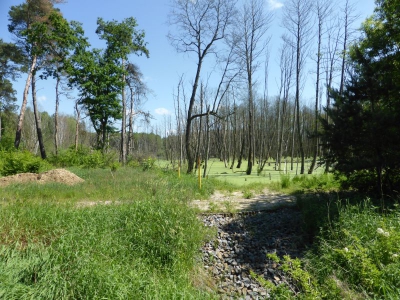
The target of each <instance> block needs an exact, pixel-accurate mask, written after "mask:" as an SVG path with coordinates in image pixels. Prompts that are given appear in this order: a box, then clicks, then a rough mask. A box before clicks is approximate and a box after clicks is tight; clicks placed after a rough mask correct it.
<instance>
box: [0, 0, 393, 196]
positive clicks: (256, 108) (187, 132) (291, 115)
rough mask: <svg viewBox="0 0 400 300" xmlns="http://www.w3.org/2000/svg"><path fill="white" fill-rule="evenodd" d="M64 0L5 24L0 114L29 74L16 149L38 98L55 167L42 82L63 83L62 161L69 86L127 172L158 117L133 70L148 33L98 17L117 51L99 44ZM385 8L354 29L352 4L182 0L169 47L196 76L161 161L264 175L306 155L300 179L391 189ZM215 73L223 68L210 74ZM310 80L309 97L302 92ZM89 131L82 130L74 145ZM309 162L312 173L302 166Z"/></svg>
mask: <svg viewBox="0 0 400 300" xmlns="http://www.w3.org/2000/svg"><path fill="white" fill-rule="evenodd" d="M57 2H58V1H50V0H27V1H26V2H24V3H23V4H21V5H17V6H12V7H11V8H10V11H9V20H10V23H9V26H8V29H9V31H10V32H11V33H12V34H13V35H14V36H15V38H16V43H4V42H1V44H0V49H1V50H0V63H1V65H2V69H1V70H2V71H1V73H0V75H1V86H0V88H1V89H0V90H1V106H0V117H2V116H4V115H5V116H7V115H9V114H8V113H5V114H4V112H10V111H15V91H14V90H13V88H12V80H13V79H14V77H15V76H16V75H17V74H19V73H21V72H25V73H27V74H28V77H27V80H26V85H25V89H24V93H23V101H22V105H21V106H20V112H19V116H18V118H17V126H16V128H17V129H16V133H15V140H14V146H15V147H16V148H18V147H19V145H20V142H21V139H22V137H23V136H25V134H24V135H23V131H22V129H23V124H24V123H23V122H24V118H25V111H26V105H27V99H28V92H29V89H31V95H32V103H33V116H34V120H35V126H34V128H35V130H36V135H37V140H38V147H39V150H40V153H41V156H42V157H43V158H45V157H46V152H45V145H44V142H43V133H42V122H41V118H40V116H39V112H38V111H37V99H36V80H38V79H41V80H45V79H46V78H49V77H52V78H55V79H56V90H55V94H56V111H55V114H54V120H53V121H54V127H53V128H54V130H53V133H54V135H53V136H54V149H55V153H57V151H58V149H59V145H60V136H59V132H60V131H59V124H60V119H59V117H58V116H59V114H58V103H59V99H60V95H61V93H62V90H63V89H62V88H61V87H62V86H66V87H67V88H68V89H73V90H76V91H78V95H79V96H78V98H77V99H75V118H76V121H75V123H76V124H77V125H76V128H78V127H79V126H78V125H79V124H80V123H82V122H81V121H82V116H87V117H88V119H89V120H90V124H91V127H92V128H93V129H94V132H95V139H93V140H92V141H91V142H90V143H92V146H94V147H96V148H99V149H101V150H102V151H103V152H106V151H108V149H110V147H112V148H115V149H117V150H118V151H119V153H120V161H121V162H122V163H125V162H126V159H127V156H128V155H129V154H130V153H132V149H133V148H134V138H135V136H134V132H133V122H134V119H135V117H136V116H137V115H138V114H140V115H142V116H143V117H144V118H145V119H146V118H147V119H148V118H150V117H151V116H150V114H149V113H146V112H143V111H141V109H140V103H141V101H143V99H145V95H146V92H147V91H148V87H147V86H146V85H145V83H144V82H143V75H142V74H141V72H140V70H139V67H138V66H137V65H136V64H134V63H133V62H131V61H130V57H131V56H130V55H131V54H137V55H145V56H147V57H148V56H149V51H148V49H147V47H146V42H145V34H144V31H142V30H139V29H138V28H137V26H138V24H137V23H136V20H135V19H134V18H133V17H132V18H127V19H125V20H123V21H120V22H118V21H115V20H113V21H105V20H103V19H102V18H99V19H98V21H97V30H96V33H97V35H98V37H99V38H100V39H102V40H104V41H105V43H106V47H105V48H104V49H93V48H91V47H90V44H89V42H88V40H87V38H86V37H85V34H84V32H83V29H82V27H81V24H79V23H77V22H73V21H72V22H67V21H66V20H65V19H64V18H63V16H62V14H61V12H60V10H58V9H56V8H55V7H54V4H56V3H57ZM375 2H376V9H375V12H374V14H373V15H372V16H371V17H370V18H368V19H367V20H366V21H364V23H363V25H362V27H361V30H360V31H358V34H357V31H356V30H355V28H354V26H355V21H356V20H357V17H358V16H357V13H356V11H355V4H354V3H352V2H351V1H350V0H343V1H338V2H336V1H327V0H317V1H311V0H286V1H284V2H283V4H284V5H283V6H282V8H281V9H282V18H281V19H280V20H277V18H276V16H275V15H274V11H272V10H267V9H266V6H265V3H264V1H261V0H249V1H244V2H240V1H231V0H197V1H190V0H184V1H182V0H171V11H170V14H169V16H168V22H169V25H170V28H171V31H170V33H169V34H168V39H169V41H170V43H171V45H172V46H173V47H175V49H176V50H177V51H178V52H179V53H185V54H189V55H191V56H193V57H194V58H195V64H194V67H193V75H192V76H190V75H188V74H182V75H181V76H180V78H179V80H178V82H177V85H176V89H175V92H174V95H173V97H174V103H175V118H170V119H169V120H167V119H166V120H165V124H164V125H165V126H164V127H165V128H164V129H165V130H164V132H157V130H156V132H155V135H156V136H159V135H163V136H164V138H163V140H162V144H163V145H162V147H163V148H162V151H161V152H164V155H165V157H166V158H167V159H169V160H171V161H173V162H177V163H178V164H183V163H184V162H185V163H186V166H187V172H188V173H191V172H192V171H193V169H194V168H195V167H196V162H197V161H198V159H201V160H202V161H204V164H205V171H204V174H205V172H206V170H207V161H208V158H209V157H219V158H220V159H221V160H222V161H224V162H225V165H226V167H230V168H235V167H240V165H241V164H242V163H246V173H247V174H251V173H252V172H253V171H254V168H256V170H257V171H258V172H261V171H262V170H263V168H264V166H265V164H266V163H267V162H268V161H269V160H271V159H273V160H274V162H275V167H276V169H277V170H282V168H283V167H282V165H283V163H285V167H286V166H287V164H290V168H292V169H293V167H294V166H293V165H294V161H295V160H296V162H297V160H298V161H299V168H300V170H299V173H300V174H304V173H306V172H308V173H310V174H311V173H312V172H313V171H314V170H315V169H316V168H317V167H323V168H324V169H325V171H326V172H328V171H330V170H334V171H338V172H341V173H342V174H345V175H346V176H347V177H348V178H349V179H352V180H353V182H357V181H360V178H363V180H364V181H365V180H366V179H368V180H366V181H373V182H374V186H375V187H376V189H377V190H379V191H380V193H381V194H384V193H385V192H386V190H395V189H396V188H397V183H398V181H399V180H398V176H397V175H394V174H397V170H398V168H399V163H398V158H397V157H398V145H399V144H400V143H399V142H398V136H399V135H398V133H399V130H398V129H399V128H398V126H399V125H398V123H399V122H398V121H397V120H398V114H399V107H398V100H397V99H396V93H397V85H396V84H395V83H396V78H397V77H396V76H397V73H398V69H397V68H398V67H397V66H398V64H397V62H398V59H399V57H398V49H397V48H398V47H397V45H398V36H399V35H398V32H397V30H398V29H397V28H398V26H397V22H396V18H395V17H394V16H396V13H397V11H398V7H399V4H398V1H382V0H377V1H375ZM273 22H279V23H280V25H281V27H282V28H283V29H284V32H283V34H282V35H281V36H280V37H279V38H280V46H279V51H278V53H279V55H278V57H274V59H275V61H276V62H277V64H278V66H279V74H276V73H275V74H272V75H271V74H270V61H271V53H272V51H271V45H270V41H271V38H272V35H273V32H271V26H272V23H273ZM275 46H276V45H275ZM208 65H213V66H214V67H213V69H212V70H211V71H210V70H209V69H205V68H206V66H208ZM310 68H311V71H310ZM271 76H273V77H276V78H277V85H278V93H277V95H269V92H268V91H269V88H270V87H269V86H268V82H269V80H268V79H269V78H270V77H271ZM310 81H312V82H313V86H314V95H313V96H309V97H312V100H310V99H311V98H308V99H305V98H304V96H303V91H304V85H305V84H306V83H309V82H310ZM2 119H3V118H0V120H2ZM7 122H8V123H10V120H7V118H6V121H5V123H4V122H3V123H4V124H7ZM0 124H2V123H0ZM4 124H3V125H1V129H2V130H3V132H4V128H5V127H4ZM117 124H118V125H120V127H119V128H116V125H117ZM78 136H79V131H78V130H76V131H75V140H77V139H78ZM154 152H156V153H160V151H158V150H157V151H153V153H154ZM307 158H308V159H310V160H311V166H310V168H309V169H308V170H305V160H306V159H307ZM360 176H361V177H360ZM396 176H397V177H396ZM354 178H356V179H354ZM352 180H349V182H351V181H352Z"/></svg>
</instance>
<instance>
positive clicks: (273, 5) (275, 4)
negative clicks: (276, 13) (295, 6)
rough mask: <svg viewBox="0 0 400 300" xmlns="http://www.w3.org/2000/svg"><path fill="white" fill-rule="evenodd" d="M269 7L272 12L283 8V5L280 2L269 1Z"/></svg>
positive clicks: (276, 0) (275, 0)
mask: <svg viewBox="0 0 400 300" xmlns="http://www.w3.org/2000/svg"><path fill="white" fill-rule="evenodd" d="M268 5H269V9H270V10H275V9H278V8H281V7H282V6H283V3H282V2H279V1H278V0H268Z"/></svg>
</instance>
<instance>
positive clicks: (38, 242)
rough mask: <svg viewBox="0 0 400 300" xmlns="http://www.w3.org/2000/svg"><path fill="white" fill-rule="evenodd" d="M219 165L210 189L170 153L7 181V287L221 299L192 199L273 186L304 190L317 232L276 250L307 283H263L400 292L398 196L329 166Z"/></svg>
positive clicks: (322, 290) (277, 291) (308, 293)
mask: <svg viewBox="0 0 400 300" xmlns="http://www.w3.org/2000/svg"><path fill="white" fill-rule="evenodd" d="M157 165H158V166H157ZM210 166H211V168H210V170H209V172H208V176H207V178H205V179H204V180H203V182H202V188H201V189H199V187H198V181H197V177H196V176H195V175H186V174H184V173H182V174H181V176H180V177H178V174H177V172H176V171H175V170H172V168H171V167H170V166H169V165H168V164H165V163H164V164H163V165H161V162H156V163H154V164H151V165H150V166H149V165H147V164H145V165H143V164H142V165H137V166H136V165H135V167H132V166H130V167H121V168H111V169H110V168H109V167H108V168H94V169H93V168H92V169H90V168H81V167H69V168H68V170H70V171H71V172H73V173H75V174H76V175H78V176H79V177H81V178H83V179H84V180H85V181H84V182H83V183H79V184H77V185H74V186H66V185H63V184H60V183H47V184H37V183H27V184H12V185H9V186H7V187H3V188H1V190H0V237H1V239H0V299H216V298H217V296H216V295H217V294H216V291H213V290H212V289H211V288H210V287H211V286H212V285H211V284H209V280H210V279H209V278H208V276H207V274H205V273H204V271H202V266H201V260H200V257H199V251H198V249H199V248H200V247H201V245H202V243H203V242H204V241H205V240H209V239H211V238H212V237H213V236H215V234H216V233H215V232H214V231H212V230H210V229H208V230H206V229H205V228H204V227H203V226H202V224H201V223H200V221H199V219H198V218H197V212H196V211H195V210H193V209H191V208H190V207H189V206H188V205H187V203H188V201H190V200H192V199H207V198H208V197H209V196H210V195H211V194H212V193H213V192H214V190H216V189H218V190H222V191H223V190H226V191H233V190H240V189H242V190H245V189H252V190H255V191H257V190H262V189H264V188H266V187H268V188H270V189H274V190H279V191H280V192H285V193H292V194H295V195H296V196H297V197H298V209H300V210H301V211H302V214H303V218H304V222H303V223H304V228H303V230H304V232H305V235H306V236H308V237H309V238H310V240H311V241H312V242H313V246H312V247H311V248H310V249H309V250H308V251H307V253H305V254H304V257H303V258H302V259H301V260H297V259H296V260H294V259H291V258H288V257H283V258H282V257H270V259H274V260H276V261H277V263H278V265H279V266H280V267H281V268H282V269H283V270H284V271H285V272H287V274H288V277H290V278H291V280H292V281H293V282H295V283H296V285H297V287H298V290H297V291H296V292H294V291H291V290H289V289H288V288H287V287H285V286H284V285H282V286H277V287H276V286H271V284H270V283H265V284H266V287H267V288H268V290H269V292H270V295H271V298H272V299H369V298H370V299H398V298H399V296H400V273H399V271H398V270H400V248H399V245H400V234H399V232H400V222H399V217H400V210H399V209H398V206H396V203H395V201H391V203H390V205H389V202H388V203H387V204H386V206H385V207H382V206H377V204H376V203H378V202H374V201H373V200H372V199H367V198H365V197H364V196H360V195H359V194H358V193H354V192H352V191H347V192H343V191H341V190H340V184H339V183H338V181H337V180H336V179H335V178H334V177H333V176H332V175H331V174H313V175H296V173H295V170H294V171H293V172H292V173H289V172H288V174H286V173H283V172H278V171H274V170H273V169H270V168H272V167H273V164H271V166H268V169H266V171H265V174H268V175H266V176H264V175H263V174H260V175H257V174H252V175H251V176H245V175H243V173H244V172H242V171H243V170H234V171H235V172H233V171H232V170H230V169H226V168H224V166H223V164H222V163H221V162H218V161H215V162H212V163H210ZM243 168H244V167H243ZM225 173H227V174H225ZM269 173H271V179H270V177H269ZM257 180H260V181H257Z"/></svg>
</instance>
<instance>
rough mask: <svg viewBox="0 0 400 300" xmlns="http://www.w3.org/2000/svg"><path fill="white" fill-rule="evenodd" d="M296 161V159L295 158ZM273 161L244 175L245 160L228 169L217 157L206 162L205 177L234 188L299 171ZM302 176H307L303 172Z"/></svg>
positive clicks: (162, 165) (162, 163)
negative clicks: (279, 166) (279, 168)
mask: <svg viewBox="0 0 400 300" xmlns="http://www.w3.org/2000/svg"><path fill="white" fill-rule="evenodd" d="M295 162H296V160H295ZM310 164H311V161H308V160H307V161H306V164H305V170H308V168H309V166H310ZM157 165H158V166H159V167H160V168H171V167H172V165H171V164H170V163H169V162H167V161H165V160H159V161H157ZM274 167H275V165H274V161H272V160H271V161H269V162H267V164H266V165H265V167H264V170H263V171H262V172H261V173H259V174H258V172H257V165H255V166H254V167H253V170H252V173H251V175H246V168H247V161H243V163H242V165H241V167H240V168H236V164H235V166H234V168H233V169H229V167H225V165H224V162H222V161H220V160H219V159H215V158H213V159H210V160H209V162H208V170H207V172H206V173H207V177H208V178H214V179H217V180H218V181H221V182H222V183H227V184H228V185H233V186H234V187H236V188H241V187H243V186H248V185H255V184H256V185H257V184H258V185H267V184H270V183H272V182H279V181H280V179H281V176H282V175H287V176H289V177H290V178H293V177H295V176H296V174H298V173H299V172H300V165H297V164H296V163H295V164H294V166H293V170H290V162H289V161H288V163H287V164H285V163H283V164H282V166H281V168H282V170H281V171H279V170H275V168H274ZM182 171H183V172H184V171H185V167H183V168H182ZM323 171H324V170H323V168H322V167H319V168H317V169H316V170H315V171H314V175H319V174H322V173H323ZM304 176H306V177H307V176H309V175H308V174H305V175H304Z"/></svg>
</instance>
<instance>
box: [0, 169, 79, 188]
mask: <svg viewBox="0 0 400 300" xmlns="http://www.w3.org/2000/svg"><path fill="white" fill-rule="evenodd" d="M27 182H37V183H47V182H59V183H63V184H67V185H74V184H77V183H81V182H84V180H83V179H82V178H80V177H79V176H77V175H75V174H74V173H72V172H70V171H68V170H65V169H54V170H50V171H47V172H44V173H40V174H35V173H21V174H16V175H11V176H6V177H1V178H0V186H1V187H4V186H7V185H10V184H13V183H27Z"/></svg>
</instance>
